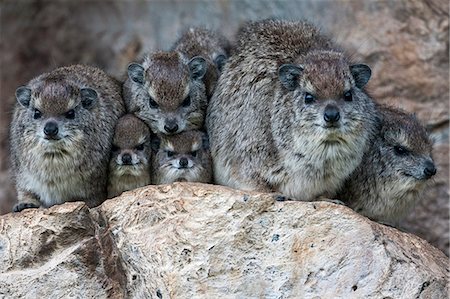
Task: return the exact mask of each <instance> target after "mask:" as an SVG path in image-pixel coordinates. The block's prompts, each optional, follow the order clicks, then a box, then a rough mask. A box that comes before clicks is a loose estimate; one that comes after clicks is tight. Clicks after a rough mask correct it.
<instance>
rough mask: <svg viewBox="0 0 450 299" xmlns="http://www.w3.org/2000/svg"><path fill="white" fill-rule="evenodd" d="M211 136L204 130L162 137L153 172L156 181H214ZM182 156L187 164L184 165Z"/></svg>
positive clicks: (154, 181)
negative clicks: (209, 138) (209, 137)
mask: <svg viewBox="0 0 450 299" xmlns="http://www.w3.org/2000/svg"><path fill="white" fill-rule="evenodd" d="M207 140H208V139H207V135H206V133H203V132H201V131H197V130H195V131H187V132H183V133H181V134H177V135H172V136H164V135H161V136H160V137H159V142H158V143H154V144H156V146H155V147H154V150H155V151H156V154H155V158H154V159H153V162H152V164H153V166H152V170H151V173H152V175H153V178H152V182H153V183H154V184H169V183H173V182H177V181H187V182H200V183H211V180H212V165H211V154H210V151H209V147H208V142H207ZM193 153H195V154H193ZM181 159H185V161H186V163H187V166H186V167H185V168H181V167H180V161H181Z"/></svg>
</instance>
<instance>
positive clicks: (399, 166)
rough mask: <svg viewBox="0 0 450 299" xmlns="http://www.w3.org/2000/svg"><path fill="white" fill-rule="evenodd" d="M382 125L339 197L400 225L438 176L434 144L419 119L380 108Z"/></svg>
mask: <svg viewBox="0 0 450 299" xmlns="http://www.w3.org/2000/svg"><path fill="white" fill-rule="evenodd" d="M379 109H380V111H381V115H382V119H383V121H382V126H381V129H380V131H379V132H378V134H377V135H376V138H375V139H374V141H373V144H372V145H371V147H370V150H369V151H368V152H367V153H366V154H365V155H364V158H363V160H362V163H361V164H360V165H359V167H358V168H357V169H356V170H355V171H354V173H353V174H352V175H351V176H350V178H348V179H347V181H346V183H345V185H344V187H343V190H342V191H341V192H340V193H339V195H338V198H339V199H341V200H343V201H344V202H346V203H347V204H348V205H349V206H350V207H351V208H353V209H354V210H355V211H357V212H359V213H361V214H363V215H365V216H367V217H369V218H371V219H373V220H376V221H380V222H384V223H389V224H392V225H398V222H399V221H400V220H401V219H402V218H403V217H404V216H406V215H407V213H408V212H409V211H410V209H411V207H413V206H414V204H415V203H416V202H417V200H418V199H419V198H420V195H421V192H422V191H423V189H424V187H425V186H426V183H427V182H428V180H429V179H430V178H431V177H432V176H433V175H435V174H436V167H435V165H434V163H433V159H432V157H431V149H432V143H431V141H430V139H429V137H428V135H427V132H426V130H425V128H424V127H423V126H422V125H421V124H420V123H419V121H418V120H417V119H416V117H415V116H413V115H410V114H407V113H405V112H404V111H401V110H398V109H394V108H390V107H386V106H380V108H379Z"/></svg>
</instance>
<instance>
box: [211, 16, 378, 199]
mask: <svg viewBox="0 0 450 299" xmlns="http://www.w3.org/2000/svg"><path fill="white" fill-rule="evenodd" d="M370 76H371V71H370V68H369V67H368V66H366V65H362V64H352V63H351V62H350V61H349V59H348V58H347V57H346V55H345V54H344V53H343V52H342V51H341V50H339V49H336V48H335V47H334V46H333V44H332V43H331V41H330V40H329V39H327V38H326V37H325V36H323V35H322V34H321V33H320V32H319V30H318V29H316V28H315V27H313V26H312V25H309V24H308V23H304V22H287V21H272V20H266V21H260V22H254V23H249V24H247V25H246V26H244V28H241V30H240V31H239V35H238V41H237V49H236V52H235V53H234V54H233V55H232V56H231V57H230V58H229V61H228V62H227V65H226V67H225V68H224V70H223V73H222V75H221V76H220V78H219V81H218V84H217V87H216V91H215V92H214V95H213V97H212V98H211V101H210V104H209V106H208V115H207V119H206V127H207V131H208V133H209V134H210V135H209V138H210V143H211V154H212V157H213V163H214V169H213V170H214V171H213V173H214V179H215V182H216V183H218V184H221V185H226V186H230V187H233V188H237V189H243V190H258V191H266V192H271V191H274V192H278V193H281V194H283V195H284V196H286V197H288V198H291V199H296V200H313V199H315V198H317V197H318V196H321V195H325V196H327V195H331V194H333V193H335V192H336V191H337V190H339V188H340V187H341V185H342V184H343V182H344V180H345V179H346V178H347V177H348V176H349V175H350V174H351V173H352V172H353V171H354V170H355V168H356V167H357V166H358V165H359V164H360V162H361V159H362V156H363V153H364V152H365V151H366V150H367V148H368V145H369V140H370V138H371V135H372V134H373V131H374V128H375V125H376V123H377V112H376V110H375V104H374V103H373V101H372V100H371V98H370V97H369V96H368V95H367V94H366V93H365V91H364V86H365V85H366V83H367V82H368V81H369V78H370Z"/></svg>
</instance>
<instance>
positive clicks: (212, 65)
mask: <svg viewBox="0 0 450 299" xmlns="http://www.w3.org/2000/svg"><path fill="white" fill-rule="evenodd" d="M230 48H231V46H230V43H229V42H228V40H227V39H226V38H225V37H224V36H223V35H222V34H220V33H219V32H217V31H214V30H208V29H206V28H202V27H192V28H189V29H188V30H186V31H185V32H183V34H182V35H181V37H180V38H179V39H178V40H177V41H176V42H175V44H174V45H173V47H172V50H173V51H177V52H179V53H181V55H183V57H185V59H188V60H189V59H191V58H193V57H195V56H201V57H203V58H205V59H206V62H207V65H208V67H207V71H206V74H205V76H204V78H203V81H204V82H205V86H206V94H207V96H208V98H211V96H212V94H213V92H214V88H215V86H216V83H217V79H218V78H219V76H220V73H221V71H222V68H223V66H224V65H225V62H226V60H227V59H228V55H229V51H230Z"/></svg>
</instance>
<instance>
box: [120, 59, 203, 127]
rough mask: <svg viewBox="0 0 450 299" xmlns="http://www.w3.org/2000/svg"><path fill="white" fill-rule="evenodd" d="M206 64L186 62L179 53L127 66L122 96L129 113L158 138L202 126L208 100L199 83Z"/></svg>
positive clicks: (197, 61)
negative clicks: (142, 122) (141, 121)
mask: <svg viewBox="0 0 450 299" xmlns="http://www.w3.org/2000/svg"><path fill="white" fill-rule="evenodd" d="M206 68H207V63H206V60H205V59H204V58H202V57H198V56H197V57H194V58H192V59H190V60H189V61H187V60H185V59H184V58H183V57H182V55H181V54H180V53H178V52H175V51H172V52H157V53H152V54H150V55H148V56H146V57H145V58H144V61H143V62H142V64H137V63H132V64H130V65H129V66H128V78H127V80H126V81H125V83H124V86H123V92H124V100H125V105H126V106H127V110H128V112H131V113H133V114H134V115H136V116H137V117H139V118H140V119H142V120H143V121H144V122H145V123H146V124H147V125H148V126H149V127H150V129H151V130H152V131H153V132H154V133H157V134H167V135H170V134H178V133H180V132H182V131H185V130H192V129H199V128H201V127H202V126H203V123H204V118H205V112H206V106H207V98H206V93H205V84H204V82H203V80H202V78H203V76H204V75H205V72H206Z"/></svg>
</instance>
